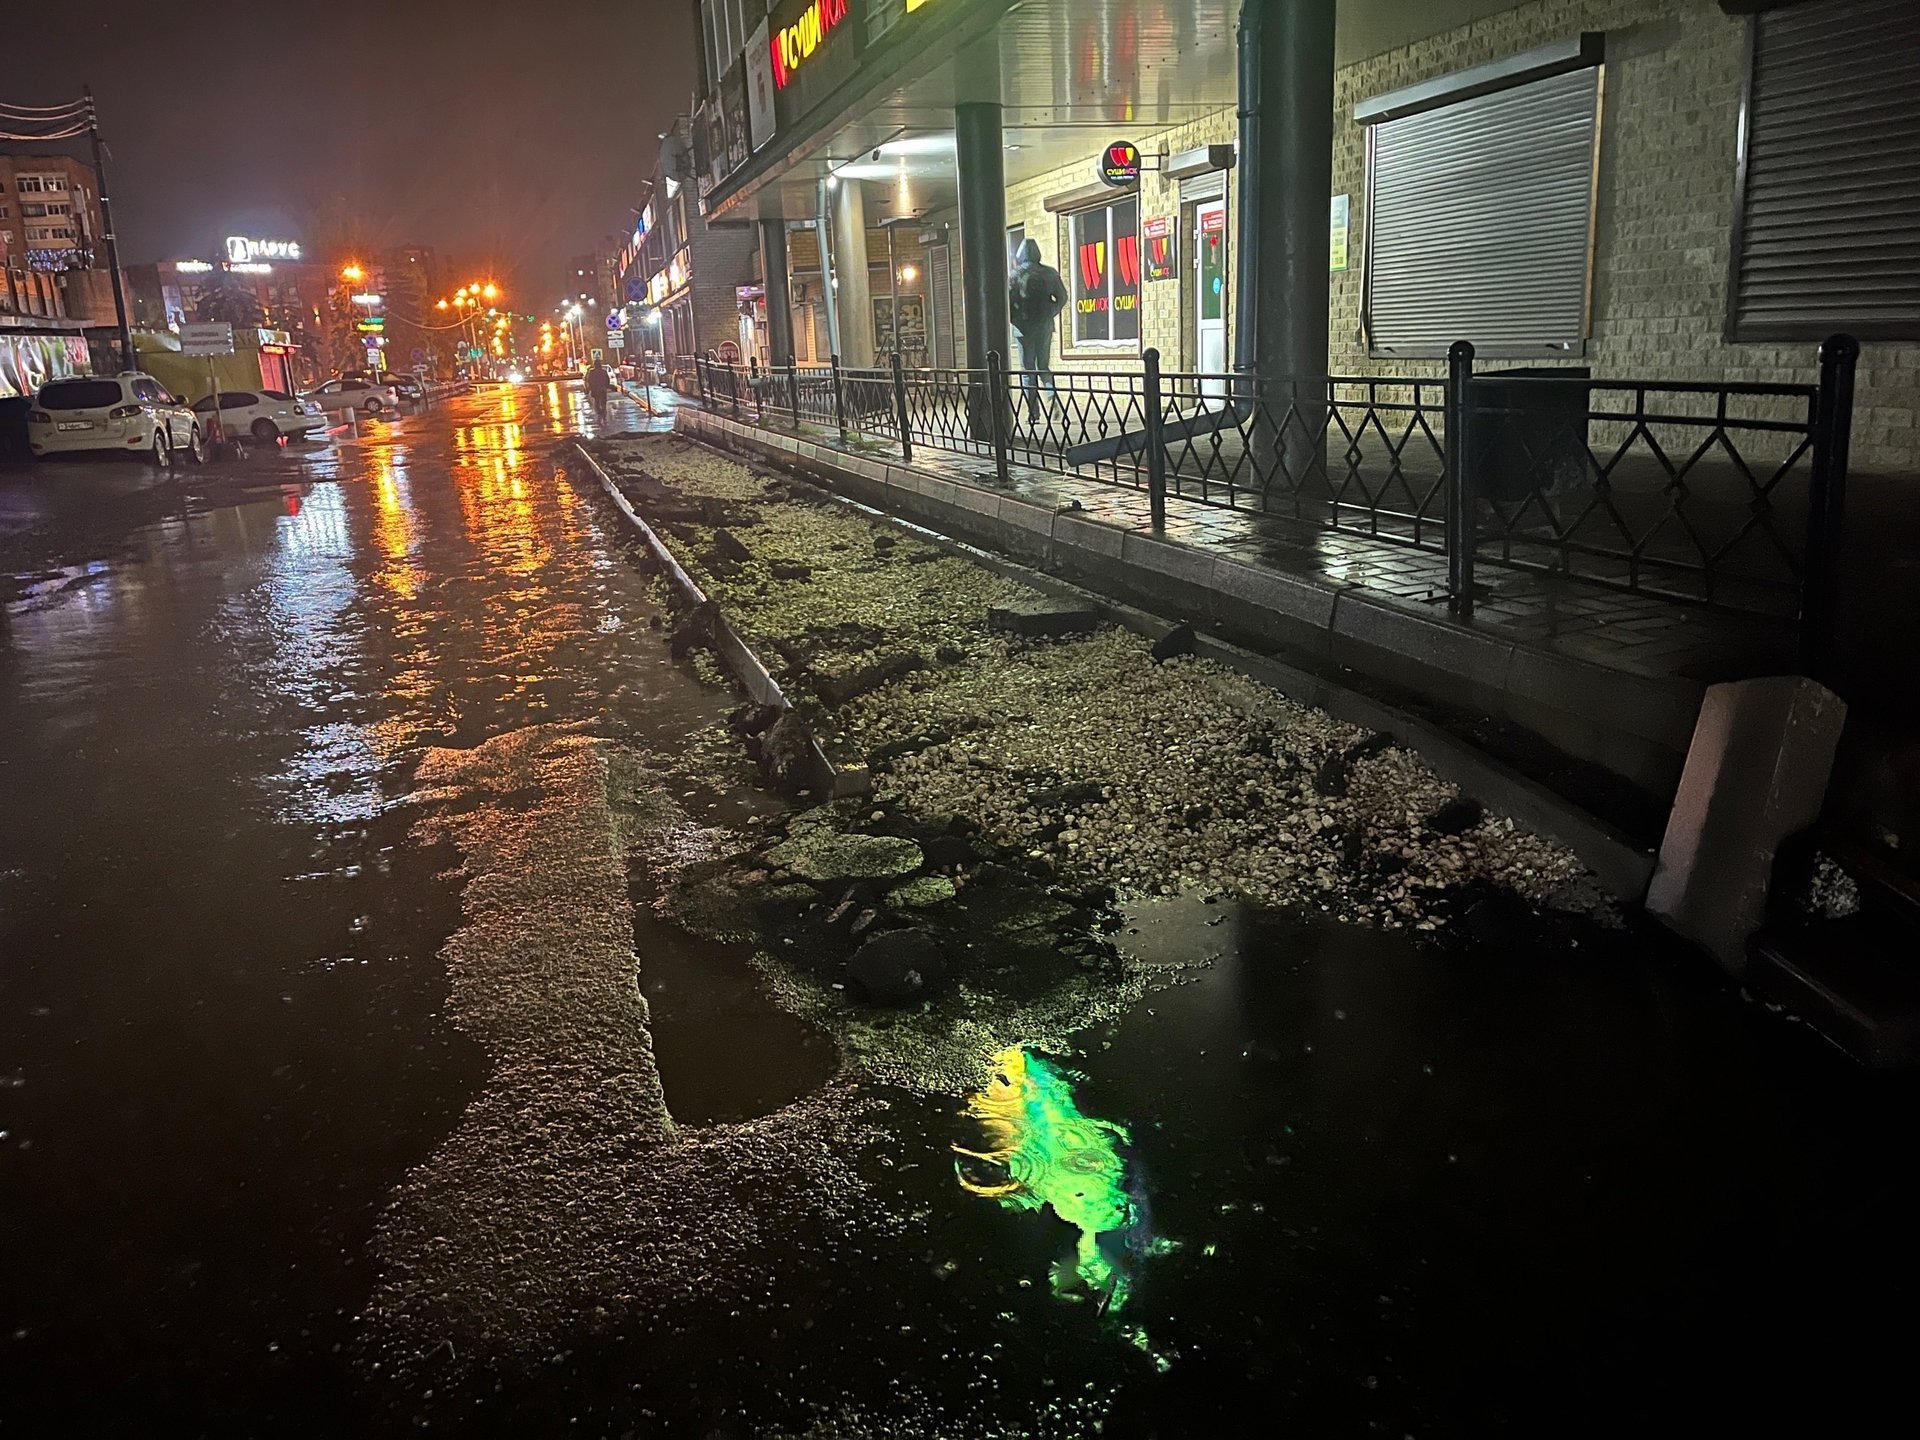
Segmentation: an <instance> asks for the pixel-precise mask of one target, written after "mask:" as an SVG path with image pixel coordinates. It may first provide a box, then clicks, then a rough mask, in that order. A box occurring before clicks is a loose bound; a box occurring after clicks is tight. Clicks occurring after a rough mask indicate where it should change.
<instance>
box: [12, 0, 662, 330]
mask: <svg viewBox="0 0 1920 1440" xmlns="http://www.w3.org/2000/svg"><path fill="white" fill-rule="evenodd" d="M0 8H4V9H5V11H6V20H5V25H4V30H5V44H4V47H0V99H4V100H7V101H11V102H13V103H15V104H22V105H50V104H56V103H59V102H61V101H64V100H68V99H71V98H74V97H75V96H77V95H78V93H79V91H80V87H81V85H82V84H83V83H85V82H89V81H90V82H91V83H92V85H93V88H94V93H95V95H96V96H97V98H98V101H99V105H100V117H101V129H102V132H103V133H104V134H105V135H106V137H107V141H108V144H109V146H110V151H111V159H110V160H109V167H110V169H109V180H110V182H111V184H110V193H111V195H112V197H113V202H114V211H115V220H116V222H117V224H116V228H117V229H118V231H119V235H120V244H121V258H122V260H123V262H125V263H135V262H141V261H150V260H161V259H176V258H180V257H185V256H207V255H210V254H211V253H213V252H214V251H215V249H216V247H217V246H218V244H219V241H220V237H222V236H224V235H229V234H245V235H254V236H259V237H263V238H288V239H294V240H300V241H302V242H304V243H306V244H307V245H308V246H310V247H311V246H321V247H325V248H329V249H330V248H332V247H334V246H337V245H343V244H350V245H353V246H354V247H355V248H362V247H374V246H379V245H383V244H388V243H396V242H400V241H405V242H408V243H416V244H422V245H431V246H434V247H435V248H437V249H439V250H441V251H443V252H446V253H447V254H449V255H450V256H451V257H452V258H453V259H454V260H455V261H457V262H458V263H459V264H460V265H461V266H463V267H469V268H473V267H479V268H489V267H490V268H491V269H492V270H493V273H494V274H495V275H497V276H498V277H499V278H500V279H501V280H503V281H506V282H508V283H509V284H511V285H512V286H513V287H514V288H515V290H516V291H517V292H520V293H525V294H526V296H527V299H528V300H529V301H537V300H539V299H543V298H545V297H544V292H546V291H547V290H552V291H553V293H554V295H555V297H556V298H557V296H558V295H559V294H560V292H561V288H562V285H563V280H562V274H563V271H564V267H565V265H566V262H567V260H568V258H569V257H571V256H573V255H575V254H578V253H580V252H581V251H584V250H586V249H588V248H590V247H592V246H593V245H595V244H596V243H598V242H600V241H602V240H603V239H604V238H605V237H607V236H608V235H611V234H614V233H616V232H619V231H620V230H621V229H622V228H623V226H625V227H630V226H631V224H632V219H631V216H630V214H629V207H631V206H632V205H634V204H635V203H636V202H637V201H638V199H639V197H640V193H641V192H640V181H641V180H642V178H643V177H644V176H645V175H646V174H647V172H648V171H649V170H651V168H652V165H653V160H654V156H655V152H656V150H657V148H658V138H657V137H658V135H659V133H660V131H661V130H662V129H663V128H665V125H666V123H667V122H668V121H669V120H670V119H671V118H672V117H673V116H674V115H675V114H676V113H679V112H681V111H683V110H685V109H686V108H687V107H688V105H689V102H690V95H691V92H692V90H693V88H694V85H695V83H696V80H695V73H696V72H695V61H694V49H693V39H692V31H693V23H692V15H693V7H692V5H691V3H690V0H386V3H384V4H368V3H364V0H334V3H327V4H319V3H310V0H241V3H228V4H212V5H209V4H204V3H201V4H193V3H189V4H184V5H154V4H151V3H144V4H143V3H131V0H88V3H84V4H81V3H65V4H54V3H29V0H22V3H19V4H11V3H9V4H6V5H4V6H0ZM209 56H212V57H214V59H213V60H212V62H211V63H209V62H208V60H207V58H206V57H209ZM14 148H17V147H14ZM76 153H78V152H76ZM532 292H539V293H532Z"/></svg>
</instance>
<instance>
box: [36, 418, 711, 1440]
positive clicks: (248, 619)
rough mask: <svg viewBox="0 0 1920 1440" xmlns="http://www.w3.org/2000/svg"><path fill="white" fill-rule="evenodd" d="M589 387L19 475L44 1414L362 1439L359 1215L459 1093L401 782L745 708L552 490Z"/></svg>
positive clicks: (603, 540) (591, 523) (466, 1059)
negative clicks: (604, 734) (334, 434)
mask: <svg viewBox="0 0 1920 1440" xmlns="http://www.w3.org/2000/svg"><path fill="white" fill-rule="evenodd" d="M581 408H582V404H581V400H580V397H579V393H578V390H577V387H576V388H573V389H567V388H563V387H558V386H555V387H527V388H525V389H522V390H516V391H511V392H500V391H496V392H491V393H481V394H476V395H473V396H470V397H464V398H458V399H454V400H452V401H449V402H447V403H445V404H444V405H443V406H440V407H437V408H436V409H435V410H434V411H433V412H432V413H431V414H428V415H425V416H418V417H411V418H407V419H404V420H401V421H399V422H398V423H394V424H386V423H369V424H367V425H365V426H364V427H363V433H362V435H361V437H359V439H358V440H352V439H347V440H346V441H345V443H339V444H329V445H325V446H316V447H302V448H297V449H293V448H290V449H287V450H284V451H275V452H273V453H270V454H265V455H256V456H254V457H252V458H250V459H249V460H247V461H246V462H244V463H233V462H229V463H225V464H217V465H214V466H211V467H209V468H207V469H206V470H191V469H183V470H182V471H180V472H179V473H178V474H177V475H175V476H174V477H172V480H173V483H161V482H162V481H163V480H164V479H165V478H166V477H164V476H162V475H161V474H160V473H158V472H156V471H154V470H153V469H151V468H149V467H146V466H142V465H138V464H133V463H130V462H127V461H124V460H114V461H109V462H91V461H73V460H69V461H63V462H61V463H57V464H42V465H36V466H32V467H29V468H23V469H14V470H3V471H0V596H4V598H5V600H6V602H7V603H6V607H5V612H4V613H5V621H4V628H3V629H0V790H3V791H4V793H5V796H6V803H5V804H4V805H0V957H4V969H0V1016H3V1017H4V1019H0V1036H4V1043H3V1044H0V1056H4V1058H3V1059H0V1073H4V1074H8V1075H13V1076H15V1077H17V1078H18V1081H19V1083H18V1084H17V1085H9V1086H8V1087H7V1088H6V1089H5V1090H4V1092H0V1132H4V1138H3V1139H0V1168H4V1171H5V1172H6V1173H5V1176H4V1182H0V1183H4V1185H5V1188H6V1190H7V1192H8V1193H9V1194H10V1195H11V1196H15V1197H19V1202H18V1204H17V1205H16V1204H11V1203H10V1204H9V1206H8V1209H9V1233H10V1234H12V1235H14V1236H15V1237H16V1238H18V1237H28V1236H30V1237H33V1243H29V1244H24V1245H16V1246H15V1247H13V1248H11V1249H10V1251H9V1258H8V1264H7V1267H6V1269H7V1271H8V1275H7V1279H6V1281H5V1282H4V1285H0V1295H3V1296H4V1302H5V1303H4V1314H3V1315H0V1320H3V1321H4V1334H5V1335H7V1336H10V1337H13V1338H11V1339H9V1340H7V1341H6V1342H5V1343H6V1344H7V1346H8V1347H10V1348H8V1349H7V1350H6V1351H4V1352H0V1365H4V1368H5V1379H6V1382H7V1384H6V1398H5V1400H4V1401H0V1409H3V1410H4V1411H5V1413H6V1414H7V1415H8V1417H9V1419H13V1418H15V1417H19V1423H21V1424H22V1425H24V1426H26V1429H23V1431H22V1433H28V1432H29V1431H32V1430H33V1428H34V1420H33V1417H35V1416H51V1415H54V1414H58V1415H60V1416H61V1417H62V1418H61V1420H60V1422H59V1428H60V1429H61V1431H62V1432H63V1433H94V1432H96V1431H98V1430H100V1429H113V1428H126V1427H130V1426H131V1427H143V1428H152V1427H156V1426H157V1427H159V1428H162V1429H170V1428H175V1427H173V1426H171V1425H168V1424H164V1423H163V1422H162V1420H161V1419H159V1418H156V1417H160V1416H166V1415H172V1416H178V1417H184V1416H186V1415H190V1414H197V1415H201V1416H205V1415H207V1414H211V1413H214V1412H213V1411H212V1410H211V1409H207V1408H202V1406H203V1405H211V1404H217V1406H218V1408H219V1410H220V1411H221V1412H224V1413H227V1414H230V1415H233V1416H236V1417H241V1416H244V1417H246V1418H245V1419H244V1420H243V1421H236V1423H237V1424H239V1426H240V1428H242V1429H248V1430H252V1429H258V1428H262V1427H265V1428H275V1427H276V1422H284V1425H285V1427H288V1428H289V1429H291V1430H302V1431H305V1430H312V1431H313V1432H315V1433H344V1432H346V1431H350V1430H353V1429H355V1428H357V1426H358V1424H359V1422H358V1421H357V1420H351V1419H348V1418H347V1417H349V1416H352V1415H354V1414H356V1407H357V1406H358V1405H359V1404H360V1402H359V1401H357V1400H355V1399H353V1398H352V1396H351V1386H350V1385H349V1383H348V1380H349V1376H348V1372H347V1371H346V1370H345V1369H344V1368H343V1367H344V1365H345V1363H346V1362H345V1353H346V1349H347V1347H349V1346H350V1343H351V1341H352V1338H353V1333H352V1332H353V1327H352V1325H351V1317H352V1315H353V1314H354V1312H355V1310H356V1309H357V1307H358V1306H359V1305H360V1304H361V1303H362V1301H363V1298H364V1296H365V1294H366V1293H367V1287H368V1284H369V1279H370V1277H369V1276H368V1275H367V1274H366V1269H367V1266H366V1257H365V1253H364V1246H365V1240H366V1235H367V1232H368V1230H369V1228H370V1226H371V1223H372V1218H373V1216H374V1214H375V1213H376V1212H377V1210H378V1208H379V1207H380V1206H381V1205H383V1204H384V1203H385V1200H386V1196H387V1194H388V1191H389V1190H390V1188H391V1186H392V1185H393V1184H394V1183H395V1182H396V1181H397V1180H398V1179H399V1178H400V1176H401V1175H402V1174H403V1173H404V1171H405V1169H406V1167H407V1166H408V1165H409V1164H412V1163H414V1162H416V1161H417V1160H418V1159H419V1158H420V1156H421V1155H422V1154H424V1153H425V1151H426V1150H427V1148H428V1147H429V1146H430V1145H431V1144H432V1142H433V1140H434V1138H435V1137H436V1136H438V1135H439V1134H442V1133H444V1132H445V1130H446V1128H447V1126H448V1124H449V1123H450V1121H451V1118H452V1116H453V1115H454V1113H455V1112H457V1110H458V1108H459V1107H460V1105H461V1104H463V1103H464V1099H465V1097H466V1095H468V1094H469V1093H471V1090H472V1088H473V1086H474V1085H475V1083H476V1081H477V1078H478V1071H477V1057H476V1056H475V1055H474V1053H473V1052H472V1050H471V1048H470V1047H469V1046H468V1045H467V1044H466V1043H465V1042H464V1041H463V1040H462V1039H461V1038H460V1037H459V1036H458V1035H456V1034H454V1033H453V1032H451V1031H449V1030H448V1029H447V1028H446V1027H445V1025H444V1024H442V1023H440V1022H438V1021H437V1020H436V1019H435V1012H436V1010H437V1008H438V1006H439V1004H440V1000H439V996H440V994H441V992H442V990H443V988H444V977H443V976H442V974H441V969H440V964H439V961H438V958H437V953H436V952H437V949H438V946H439V944H440V943H441V941H442V940H443V939H444V937H445V936H446V935H447V934H448V933H449V932H450V930H451V929H452V928H453V925H454V923H455V920H456V918H457V911H456V908H455V907H456V904H457V902H456V900H455V898H454V892H453V891H452V890H451V888H450V887H449V886H448V885H447V884H446V883H445V882H444V881H443V880H442V879H440V878H439V877H438V874H437V872H438V871H439V870H440V869H441V868H443V867H444V865H445V864H446V857H445V856H444V855H441V854H429V853H424V852H421V851H419V850H418V847H416V846H414V845H413V844H412V843H411V842H410V841H409V839H408V836H407V828H408V825H409V823H410V820H409V817H408V815H407V814H406V813H405V811H404V807H400V806H399V802H400V801H401V799H402V798H403V797H404V795H405V794H406V791H407V788H408V786H409V784H410V783H411V775H412V771H413V767H414V764H415V763H416V761H417V759H418V757H419V755H420V753H421V751H422V749H423V747H424V746H426V745H429V744H434V743H456V744H466V743H472V742H475V741H477V740H480V739H482V738H485V737H486V736H488V735H490V734H494V733H497V732H499V731H501V730H507V729H512V728H515V727H517V726H521V725H525V724H528V723H532V722H537V721H548V720H580V721H586V722H590V723H593V724H595V725H598V726H605V727H609V728H611V729H616V730H619V731H621V733H627V734H631V735H633V736H634V737H635V738H636V739H639V740H641V741H643V742H645V743H666V742H668V741H671V740H677V738H678V737H679V736H681V735H683V734H684V733H685V732H686V731H687V730H688V729H690V728H693V727H694V726H696V725H698V724H701V723H705V722H706V721H707V720H709V719H710V718H712V716H713V715H714V714H716V713H717V712H718V710H719V709H720V708H721V707H722V706H723V705H724V703H725V702H724V697H721V696H715V695H711V694H709V693H706V692H703V691H701V690H699V689H698V688H697V687H695V686H694V685H693V684H692V683H691V682H690V681H686V680H684V679H682V678H680V677H679V676H678V675H677V674H676V672H674V671H673V669H672V668H671V666H669V665H668V663H667V662H666V659H665V657H664V655H663V654H661V653H660V651H661V647H659V646H658V645H657V643H656V644H648V643H645V636H644V622H645V619H646V617H647V615H648V614H649V613H651V611H650V607H649V606H648V605H647V603H646V601H645V599H644V596H643V594H642V590H641V582H640V580H639V578H638V577H637V576H636V575H635V573H634V572H633V571H632V570H631V568H630V567H629V566H628V565H626V564H625V562H624V561H623V560H622V559H621V558H620V555H619V553H618V548H617V547H616V546H615V545H613V544H612V543H610V540H609V537H608V534H607V532H606V531H605V529H604V528H603V525H602V522H601V520H600V518H599V516H598V515H597V513H596V512H595V510H594V508H593V507H592V506H591V505H590V504H589V503H587V502H586V501H584V500H583V499H582V497H581V495H580V493H579V492H577V491H576V490H575V489H573V488H572V486H571V485H570V484H569V483H567V482H566V481H565V480H564V479H562V478H560V477H559V476H558V475H557V474H556V468H555V461H554V452H553V449H552V446H553V442H554V437H556V436H558V435H560V434H563V433H565V432H567V431H569V430H571V429H572V428H574V426H575V425H576V423H577V421H578V418H579V412H580V410H581ZM620 418H621V417H619V416H616V423H618V422H619V420H620ZM628 418H630V416H629V417H628ZM636 627H639V628H640V630H641V632H642V633H640V634H636V633H634V632H635V629H636ZM641 695H645V696H646V697H647V703H646V704H645V705H641V704H638V703H635V697H637V696H641ZM105 1374H112V1375H114V1376H116V1377H117V1378H116V1383H115V1384H114V1385H112V1386H103V1385H102V1384H101V1383H100V1377H101V1376H102V1375H105ZM215 1396H218V1397H220V1398H219V1399H218V1401H217V1402H215V1401H211V1400H209V1399H208V1397H215ZM87 1397H93V1398H92V1399H91V1400H89V1399H87ZM87 1405H93V1406H94V1407H95V1409H94V1410H88V1409H87V1408H86V1406H87ZM75 1406H79V1407H80V1408H79V1409H75V1408H74V1407H75ZM39 1433H45V1432H44V1431H42V1432H39Z"/></svg>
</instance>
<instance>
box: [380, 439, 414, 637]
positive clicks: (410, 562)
mask: <svg viewBox="0 0 1920 1440" xmlns="http://www.w3.org/2000/svg"><path fill="white" fill-rule="evenodd" d="M370 459H371V460H372V468H373V498H374V514H373V543H374V544H375V545H377V546H378V547H379V549H380V554H381V557H382V559H383V561H384V563H383V564H382V565H381V566H380V568H379V570H377V571H376V572H375V573H374V577H373V578H374V583H375V584H377V585H379V586H381V587H383V588H384V589H386V590H389V591H391V592H392V593H393V594H394V595H396V596H398V597H399V598H400V599H402V600H412V599H414V598H415V597H417V596H418V595H419V593H420V580H421V576H420V567H419V566H418V565H417V564H416V563H415V562H414V558H413V554H414V551H415V550H416V549H417V548H418V547H419V544H420V521H419V516H418V515H417V514H416V513H415V512H414V508H413V491H412V487H411V486H410V484H409V483H408V480H407V470H406V466H405V465H402V464H399V463H397V462H396V461H395V460H394V458H393V452H392V451H390V450H384V449H383V450H376V451H374V452H372V454H371V456H370Z"/></svg>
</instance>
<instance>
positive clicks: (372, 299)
mask: <svg viewBox="0 0 1920 1440" xmlns="http://www.w3.org/2000/svg"><path fill="white" fill-rule="evenodd" d="M381 298H382V297H380V296H378V295H356V296H354V297H353V303H354V304H356V305H378V304H379V303H380V301H381Z"/></svg>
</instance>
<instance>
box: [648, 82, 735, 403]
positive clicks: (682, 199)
mask: <svg viewBox="0 0 1920 1440" xmlns="http://www.w3.org/2000/svg"><path fill="white" fill-rule="evenodd" d="M755 261H756V245H755V236H754V231H753V229H752V227H751V226H750V225H745V224H735V225H732V226H716V225H709V224H708V223H707V222H706V219H705V217H704V216H703V215H702V214H701V212H700V208H699V197H698V193H697V191H696V189H695V173H694V168H693V149H692V145H691V143H690V140H689V136H688V123H687V120H686V118H685V117H684V116H683V117H680V118H679V119H676V120H675V121H674V124H673V128H672V129H670V130H669V131H668V132H667V134H666V135H665V136H664V137H662V141H661V145H660V154H659V158H658V160H657V161H656V162H655V165H654V172H653V175H652V177H651V185H650V197H649V199H648V201H647V203H646V204H645V205H644V206H642V207H641V209H640V213H639V215H638V216H637V217H636V220H635V223H634V229H633V234H632V235H631V237H630V238H629V239H628V241H627V244H626V245H625V246H624V247H623V248H622V250H621V251H620V253H619V254H618V255H617V256H615V257H614V259H613V263H612V266H611V271H612V276H613V285H614V298H616V299H617V300H618V302H619V304H620V306H621V307H622V308H623V310H624V313H625V316H626V323H625V330H626V337H627V338H626V344H627V347H628V349H627V351H626V352H625V353H626V354H627V359H628V363H630V364H637V363H640V361H641V360H642V359H643V357H644V355H645V353H646V352H647V351H649V350H651V351H653V352H654V354H655V355H656V356H657V357H658V359H659V361H660V363H661V364H662V365H664V367H665V368H666V369H667V371H668V372H669V373H670V374H672V375H674V376H676V377H677V378H678V380H679V382H680V383H685V384H689V385H690V384H691V383H692V371H693V362H694V360H695V359H696V358H698V357H701V356H708V355H713V356H717V355H722V354H732V355H734V356H736V357H738V358H741V359H743V360H744V358H745V357H746V356H747V355H748V354H749V353H750V352H751V350H752V348H753V343H754V324H753V314H752V312H753V308H754V302H753V298H752V296H753V292H754V291H755V290H756V288H757V287H758V286H759V284H760V275H759V272H758V270H757V268H756V264H755ZM743 318H744V319H745V320H746V322H747V323H746V326H745V327H744V328H743V326H742V320H743Z"/></svg>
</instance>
